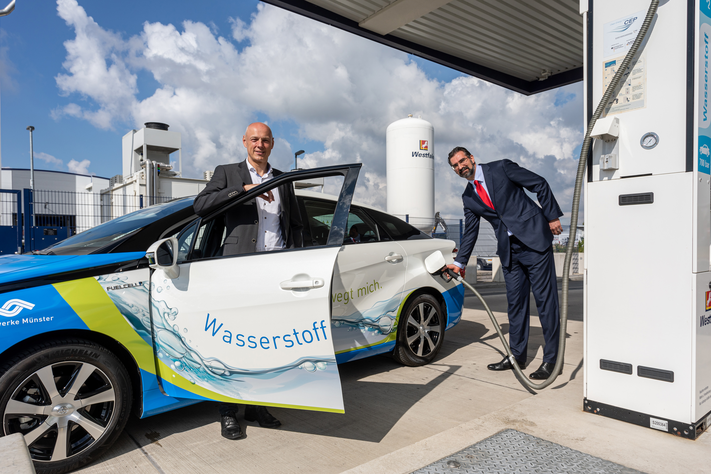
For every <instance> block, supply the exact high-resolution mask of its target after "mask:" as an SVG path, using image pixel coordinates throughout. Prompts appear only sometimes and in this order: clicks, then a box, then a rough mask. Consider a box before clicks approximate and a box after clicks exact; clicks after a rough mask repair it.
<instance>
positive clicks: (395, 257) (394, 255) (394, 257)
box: [385, 252, 402, 263]
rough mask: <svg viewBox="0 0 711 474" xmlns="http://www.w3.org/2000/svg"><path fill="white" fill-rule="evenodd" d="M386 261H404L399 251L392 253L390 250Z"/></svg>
mask: <svg viewBox="0 0 711 474" xmlns="http://www.w3.org/2000/svg"><path fill="white" fill-rule="evenodd" d="M385 261H386V262H388V263H400V262H402V255H400V254H398V253H392V252H390V253H389V254H388V255H387V256H386V257H385Z"/></svg>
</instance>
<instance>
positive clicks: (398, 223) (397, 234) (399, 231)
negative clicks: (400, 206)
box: [367, 209, 431, 240]
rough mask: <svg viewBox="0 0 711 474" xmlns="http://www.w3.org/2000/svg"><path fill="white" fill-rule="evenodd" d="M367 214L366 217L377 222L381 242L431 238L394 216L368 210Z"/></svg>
mask: <svg viewBox="0 0 711 474" xmlns="http://www.w3.org/2000/svg"><path fill="white" fill-rule="evenodd" d="M367 212H368V215H370V216H371V217H372V218H373V219H374V220H375V221H376V222H377V224H378V229H379V230H380V239H381V240H416V239H430V238H431V237H430V236H428V235H427V234H425V233H423V232H420V231H419V230H418V229H416V228H415V227H413V226H411V225H410V224H408V223H407V222H405V221H402V220H400V219H398V218H397V217H395V216H391V215H390V214H386V213H384V212H380V211H375V210H373V209H368V210H367Z"/></svg>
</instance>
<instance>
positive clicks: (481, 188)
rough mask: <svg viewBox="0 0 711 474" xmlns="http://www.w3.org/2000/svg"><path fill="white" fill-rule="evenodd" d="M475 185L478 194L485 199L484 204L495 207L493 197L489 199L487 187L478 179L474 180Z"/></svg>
mask: <svg viewBox="0 0 711 474" xmlns="http://www.w3.org/2000/svg"><path fill="white" fill-rule="evenodd" d="M474 186H475V187H476V192H477V194H478V195H479V197H480V198H481V200H482V201H484V204H486V205H487V206H489V207H490V208H492V209H494V205H493V204H492V202H491V199H489V195H488V194H487V193H486V189H484V186H482V185H481V183H480V182H479V181H477V180H474Z"/></svg>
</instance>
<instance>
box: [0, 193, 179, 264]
mask: <svg viewBox="0 0 711 474" xmlns="http://www.w3.org/2000/svg"><path fill="white" fill-rule="evenodd" d="M171 199H172V198H171V197H165V196H158V197H154V198H149V197H147V196H143V195H136V196H134V195H122V194H116V193H86V192H73V191H48V190H34V191H32V190H30V189H24V190H22V191H18V190H7V189H2V190H0V255H6V254H12V253H17V252H31V251H35V250H42V249H44V248H46V247H48V246H49V245H52V244H54V243H56V242H59V241H60V240H63V239H66V238H67V237H70V236H72V235H75V234H78V233H80V232H84V231H86V230H88V229H91V228H92V227H95V226H97V225H99V224H101V223H103V222H107V221H110V220H112V219H115V218H117V217H120V216H123V215H125V214H128V213H130V212H133V211H136V210H138V209H142V208H144V207H147V206H148V205H149V204H159V203H162V202H166V201H169V200H171Z"/></svg>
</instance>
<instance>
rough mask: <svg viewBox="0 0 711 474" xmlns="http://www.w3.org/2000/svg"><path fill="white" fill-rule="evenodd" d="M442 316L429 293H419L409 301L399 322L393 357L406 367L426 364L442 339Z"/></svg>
mask: <svg viewBox="0 0 711 474" xmlns="http://www.w3.org/2000/svg"><path fill="white" fill-rule="evenodd" d="M445 324H446V320H445V316H444V313H443V312H442V309H441V308H440V304H439V302H438V301H437V299H435V298H434V297H433V296H432V295H428V294H422V295H418V296H417V297H415V299H413V300H412V301H411V302H409V303H408V304H407V306H406V310H405V311H404V312H403V313H402V314H401V315H400V320H399V322H398V334H397V345H396V347H395V350H394V351H393V355H394V357H395V359H396V360H397V361H398V362H400V363H402V364H404V365H408V366H412V367H415V366H420V365H425V364H429V363H430V362H432V360H433V359H434V358H435V356H436V355H437V353H438V352H439V349H440V348H441V347H442V342H443V341H444V330H445Z"/></svg>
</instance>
